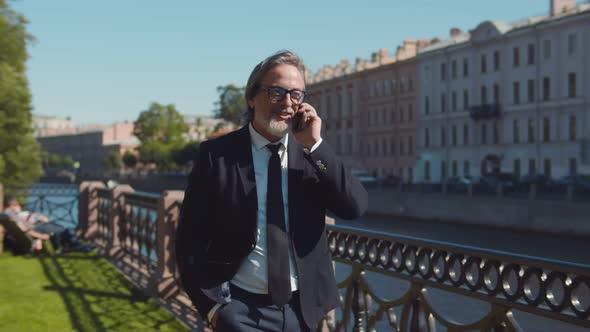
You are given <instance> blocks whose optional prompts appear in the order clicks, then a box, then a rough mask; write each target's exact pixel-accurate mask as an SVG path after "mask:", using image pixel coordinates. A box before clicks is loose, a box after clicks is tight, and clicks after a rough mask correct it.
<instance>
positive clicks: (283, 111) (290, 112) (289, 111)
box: [273, 107, 295, 116]
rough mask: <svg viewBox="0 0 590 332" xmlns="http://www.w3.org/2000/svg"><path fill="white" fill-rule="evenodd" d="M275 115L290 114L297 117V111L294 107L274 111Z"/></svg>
mask: <svg viewBox="0 0 590 332" xmlns="http://www.w3.org/2000/svg"><path fill="white" fill-rule="evenodd" d="M273 113H289V115H291V116H293V115H295V110H294V109H293V107H288V108H285V109H282V110H277V111H274V112H273Z"/></svg>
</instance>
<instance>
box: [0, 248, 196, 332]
mask: <svg viewBox="0 0 590 332" xmlns="http://www.w3.org/2000/svg"><path fill="white" fill-rule="evenodd" d="M0 331H10V332H17V331H125V332H127V331H187V328H186V327H185V326H184V325H183V324H182V323H180V322H179V321H178V320H176V319H175V318H174V317H173V316H172V314H170V313H169V312H168V311H166V310H165V309H163V308H161V307H160V306H159V305H158V304H157V302H156V301H155V300H154V299H151V298H149V297H146V296H144V295H142V294H141V293H140V292H139V291H138V290H136V289H135V288H134V287H133V286H132V285H131V284H130V283H129V282H128V281H127V280H126V279H125V278H123V277H122V276H121V275H120V274H119V272H117V270H116V269H115V268H114V267H112V266H111V265H110V264H109V263H108V262H107V261H106V260H105V259H103V258H101V257H98V256H97V255H95V254H82V253H68V254H63V255H59V256H51V257H49V256H41V257H35V256H31V257H22V256H13V255H12V254H11V253H4V254H3V255H2V256H0Z"/></svg>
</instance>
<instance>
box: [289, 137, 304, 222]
mask: <svg viewBox="0 0 590 332" xmlns="http://www.w3.org/2000/svg"><path fill="white" fill-rule="evenodd" d="M289 135H290V137H289V143H288V145H289V148H288V149H287V155H288V169H287V179H288V186H289V188H288V192H289V220H290V222H291V221H292V220H295V219H296V218H295V213H296V212H297V200H298V196H299V192H300V190H299V187H298V186H299V185H300V184H301V179H302V177H303V170H304V160H303V148H302V147H301V145H300V144H299V143H297V141H295V138H294V137H293V135H291V134H289Z"/></svg>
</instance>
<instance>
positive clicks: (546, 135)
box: [543, 117, 551, 142]
mask: <svg viewBox="0 0 590 332" xmlns="http://www.w3.org/2000/svg"><path fill="white" fill-rule="evenodd" d="M550 140H551V121H550V120H549V117H544V118H543V142H549V141H550Z"/></svg>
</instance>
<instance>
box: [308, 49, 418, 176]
mask: <svg viewBox="0 0 590 332" xmlns="http://www.w3.org/2000/svg"><path fill="white" fill-rule="evenodd" d="M427 43H428V42H426V41H415V40H407V41H404V44H403V45H402V46H400V47H398V49H397V51H396V53H395V54H394V55H391V56H390V55H389V54H388V51H387V50H386V49H381V50H380V51H379V52H377V53H374V54H373V55H372V58H371V60H368V61H363V60H361V59H360V58H357V59H356V62H355V66H354V68H351V67H350V65H349V63H348V61H346V60H345V61H342V62H341V63H340V64H338V65H336V66H335V67H331V66H324V67H323V68H322V69H321V70H320V71H319V72H318V73H316V74H315V75H313V76H312V75H308V77H306V81H307V82H308V84H307V90H308V92H309V93H310V94H311V98H310V102H311V103H312V104H314V105H315V106H316V108H317V109H318V112H319V114H320V116H321V117H322V120H323V121H322V123H323V126H324V128H323V136H324V138H325V139H326V140H327V141H328V142H330V144H331V145H332V146H333V147H334V148H335V150H336V152H337V153H338V154H339V155H341V156H342V157H343V158H344V160H345V162H346V163H347V165H348V166H349V167H351V168H353V169H362V170H367V171H369V172H370V173H372V174H375V175H378V176H383V175H390V174H391V175H397V176H400V177H403V178H404V179H406V180H409V179H412V178H413V166H414V163H415V151H416V149H415V144H416V125H417V120H418V119H417V116H416V113H417V112H416V87H417V86H416V83H415V82H416V60H415V55H416V50H417V47H418V46H424V45H426V44H427Z"/></svg>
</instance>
